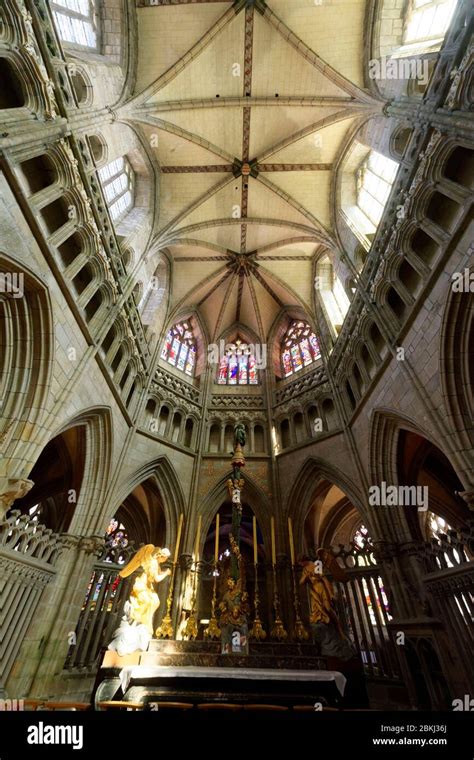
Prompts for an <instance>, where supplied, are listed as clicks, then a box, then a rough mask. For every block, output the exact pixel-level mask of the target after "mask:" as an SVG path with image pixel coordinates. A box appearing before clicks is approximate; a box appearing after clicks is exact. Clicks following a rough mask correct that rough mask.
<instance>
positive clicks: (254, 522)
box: [253, 515, 257, 565]
mask: <svg viewBox="0 0 474 760" xmlns="http://www.w3.org/2000/svg"><path fill="white" fill-rule="evenodd" d="M253 564H254V565H256V564H257V518H256V517H255V515H254V516H253Z"/></svg>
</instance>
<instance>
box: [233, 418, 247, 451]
mask: <svg viewBox="0 0 474 760" xmlns="http://www.w3.org/2000/svg"><path fill="white" fill-rule="evenodd" d="M234 440H235V444H236V446H237V444H238V443H239V444H240V445H241V446H245V425H244V424H242V422H238V423H237V425H236V426H235V427H234Z"/></svg>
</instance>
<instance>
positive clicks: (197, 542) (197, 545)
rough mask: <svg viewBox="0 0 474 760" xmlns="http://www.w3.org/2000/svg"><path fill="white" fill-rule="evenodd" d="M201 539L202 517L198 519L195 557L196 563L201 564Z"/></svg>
mask: <svg viewBox="0 0 474 760" xmlns="http://www.w3.org/2000/svg"><path fill="white" fill-rule="evenodd" d="M200 537H201V515H199V517H198V526H197V533H196V544H195V546H194V557H195V560H196V562H199V539H200Z"/></svg>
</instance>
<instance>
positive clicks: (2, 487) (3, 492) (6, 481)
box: [0, 478, 34, 520]
mask: <svg viewBox="0 0 474 760" xmlns="http://www.w3.org/2000/svg"><path fill="white" fill-rule="evenodd" d="M33 486H34V483H33V481H32V480H28V478H0V520H2V519H3V518H4V517H5V514H6V512H7V511H8V510H9V509H10V507H11V506H12V504H13V503H14V502H15V501H16V500H17V499H21V498H22V496H24V495H25V494H27V493H28V491H30V490H31V489H32V488H33Z"/></svg>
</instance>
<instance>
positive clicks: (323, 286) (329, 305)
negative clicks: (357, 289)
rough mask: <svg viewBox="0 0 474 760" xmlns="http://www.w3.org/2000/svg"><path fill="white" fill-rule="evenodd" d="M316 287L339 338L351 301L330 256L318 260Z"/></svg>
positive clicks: (331, 326) (328, 318)
mask: <svg viewBox="0 0 474 760" xmlns="http://www.w3.org/2000/svg"><path fill="white" fill-rule="evenodd" d="M315 287H316V291H317V292H318V293H319V295H320V298H321V300H322V302H323V305H324V309H325V312H326V318H327V322H328V324H329V326H330V328H331V331H332V334H333V337H337V336H338V335H339V332H340V330H341V327H342V324H343V322H344V318H345V316H346V314H347V312H348V309H349V306H350V301H349V298H348V297H347V293H346V291H345V290H344V288H343V286H342V283H341V281H340V279H339V277H337V275H336V274H335V272H334V267H333V265H332V262H331V259H330V258H329V256H328V255H326V256H322V257H321V258H320V259H319V260H318V263H317V265H316V279H315Z"/></svg>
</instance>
